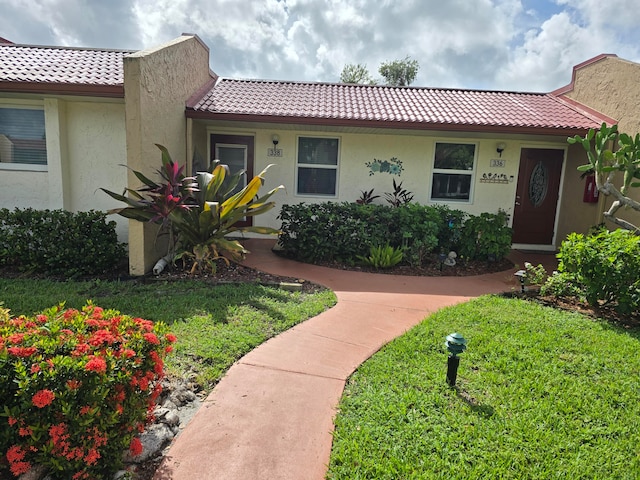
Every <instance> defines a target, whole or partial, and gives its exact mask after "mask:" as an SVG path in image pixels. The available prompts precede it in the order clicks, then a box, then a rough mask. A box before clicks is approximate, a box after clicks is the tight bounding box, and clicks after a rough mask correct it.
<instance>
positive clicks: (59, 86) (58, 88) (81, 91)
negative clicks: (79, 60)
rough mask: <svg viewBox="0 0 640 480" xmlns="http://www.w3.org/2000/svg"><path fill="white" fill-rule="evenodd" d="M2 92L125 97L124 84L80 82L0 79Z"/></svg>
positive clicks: (0, 90)
mask: <svg viewBox="0 0 640 480" xmlns="http://www.w3.org/2000/svg"><path fill="white" fill-rule="evenodd" d="M0 92H12V93H36V94H42V95H71V96H82V97H109V98H124V86H123V85H89V84H78V83H42V82H8V81H2V80H0Z"/></svg>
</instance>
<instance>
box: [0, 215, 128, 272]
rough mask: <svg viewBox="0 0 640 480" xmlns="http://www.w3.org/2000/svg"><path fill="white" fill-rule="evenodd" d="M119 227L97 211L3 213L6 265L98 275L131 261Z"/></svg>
mask: <svg viewBox="0 0 640 480" xmlns="http://www.w3.org/2000/svg"><path fill="white" fill-rule="evenodd" d="M115 226H116V223H115V222H114V221H110V222H107V220H106V214H105V213H103V212H97V211H93V210H92V211H88V212H77V213H72V212H68V211H65V210H34V209H32V208H27V209H24V210H21V209H15V210H13V211H10V210H8V209H6V208H3V209H0V265H4V266H15V267H17V268H18V269H20V270H22V271H34V272H40V273H43V274H46V275H64V276H66V277H76V276H79V275H94V274H100V273H105V272H108V271H110V270H113V269H114V268H115V267H116V266H117V265H118V263H119V262H120V261H122V259H124V258H125V248H124V245H123V244H121V243H118V238H117V235H116V231H115Z"/></svg>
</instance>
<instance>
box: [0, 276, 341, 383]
mask: <svg viewBox="0 0 640 480" xmlns="http://www.w3.org/2000/svg"><path fill="white" fill-rule="evenodd" d="M87 299H91V300H93V303H94V304H95V305H98V306H100V307H102V308H105V309H115V310H118V311H120V312H121V313H123V314H126V315H130V316H134V317H142V318H145V319H148V320H153V321H163V322H165V323H168V324H169V328H170V330H171V331H172V332H173V333H174V334H175V335H176V336H177V337H178V341H177V343H176V345H175V351H174V353H172V354H171V355H169V356H168V357H167V361H166V367H167V369H168V371H169V373H170V374H175V375H177V376H180V377H184V376H187V375H190V374H191V375H196V379H197V381H198V383H199V384H200V385H201V386H202V387H203V388H204V389H205V390H207V391H208V390H210V389H211V388H213V386H214V384H215V383H216V382H217V381H218V380H219V379H220V378H221V377H222V375H224V372H226V370H227V369H228V368H229V367H230V366H231V365H232V364H233V362H235V361H236V360H238V359H239V358H240V357H242V356H243V355H244V354H245V353H248V352H249V351H251V350H252V349H253V348H255V347H257V346H258V345H260V344H261V343H263V342H264V341H266V340H267V339H269V338H270V337H272V336H274V335H277V334H278V333H280V332H282V331H284V330H287V329H288V328H291V327H292V326H294V325H295V324H297V323H300V322H302V321H304V320H306V319H308V318H310V317H313V316H315V315H318V314H319V313H321V312H322V311H324V310H326V309H327V308H329V307H331V306H332V305H334V304H335V301H336V298H335V295H334V294H333V293H332V292H331V291H328V290H325V291H320V292H315V293H303V292H288V291H285V290H281V289H277V288H274V287H266V286H261V285H258V284H255V283H244V284H233V285H215V286H214V285H210V284H207V283H205V282H202V281H198V280H188V281H187V280H184V281H175V282H154V283H150V284H141V283H137V282H112V281H91V282H72V281H68V282H56V281H50V280H35V279H1V278H0V304H1V303H4V306H5V307H6V308H9V309H10V310H11V315H12V316H17V315H21V314H24V315H31V314H33V313H36V312H40V311H42V310H44V309H46V308H49V307H52V306H54V305H57V304H59V303H61V302H65V305H66V307H68V308H81V307H82V306H83V305H84V304H85V303H86V301H87Z"/></svg>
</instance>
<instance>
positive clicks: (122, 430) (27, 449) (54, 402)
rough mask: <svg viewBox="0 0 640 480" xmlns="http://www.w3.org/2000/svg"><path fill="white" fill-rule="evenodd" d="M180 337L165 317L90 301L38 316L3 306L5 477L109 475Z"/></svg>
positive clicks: (144, 415)
mask: <svg viewBox="0 0 640 480" xmlns="http://www.w3.org/2000/svg"><path fill="white" fill-rule="evenodd" d="M173 341H175V337H174V336H173V335H172V334H170V333H168V332H167V327H166V326H165V325H164V324H162V323H155V324H154V323H152V322H150V321H148V320H143V319H140V318H131V317H128V316H125V315H120V314H119V313H118V312H116V311H113V310H110V311H106V310H103V309H101V308H100V307H97V306H94V305H91V304H88V305H86V306H85V307H84V308H83V309H82V311H77V310H74V309H68V310H63V309H62V308H61V307H54V308H51V309H50V310H48V311H46V312H44V313H43V314H40V315H35V316H34V317H33V318H27V317H24V316H21V317H18V318H13V319H10V318H9V316H8V315H6V312H5V313H4V314H3V312H2V311H1V310H0V383H1V384H2V389H1V390H0V405H1V406H2V410H0V431H2V432H3V433H2V435H0V477H1V478H13V477H12V475H13V476H15V477H18V476H19V475H21V474H23V473H25V472H27V471H29V470H31V468H33V467H35V466H39V467H45V468H46V471H47V473H48V475H49V476H50V478H51V479H52V480H62V479H65V480H66V479H70V478H73V479H76V480H80V479H94V478H109V476H110V475H113V473H115V472H116V471H117V470H118V469H119V468H120V466H121V465H122V456H123V452H124V451H125V450H126V449H130V450H131V453H132V454H134V455H135V454H139V453H140V447H141V445H140V441H139V439H137V437H136V434H137V433H138V432H140V431H142V429H143V428H144V425H145V423H146V422H147V421H148V420H150V418H149V413H148V412H150V411H151V408H152V407H153V406H154V405H155V400H156V398H157V396H158V395H159V393H160V389H161V387H160V383H159V382H158V380H159V379H160V378H162V376H163V359H164V357H165V354H166V353H167V352H168V351H170V350H171V345H170V344H171V343H172V342H173Z"/></svg>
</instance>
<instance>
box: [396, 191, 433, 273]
mask: <svg viewBox="0 0 640 480" xmlns="http://www.w3.org/2000/svg"><path fill="white" fill-rule="evenodd" d="M393 213H394V218H395V222H396V223H397V226H394V227H393V229H392V230H391V231H390V232H389V237H388V238H390V239H391V241H392V242H393V243H392V245H395V246H398V245H402V246H403V249H404V253H405V259H406V260H407V261H408V262H409V264H411V265H412V266H414V267H419V266H421V265H422V264H424V262H425V261H426V259H427V257H428V255H429V254H430V253H431V252H433V250H434V249H435V248H436V247H437V246H438V222H439V215H438V213H437V212H436V210H435V209H434V208H433V207H425V206H422V205H418V204H417V203H408V204H406V205H402V206H400V207H398V208H395V209H393Z"/></svg>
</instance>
